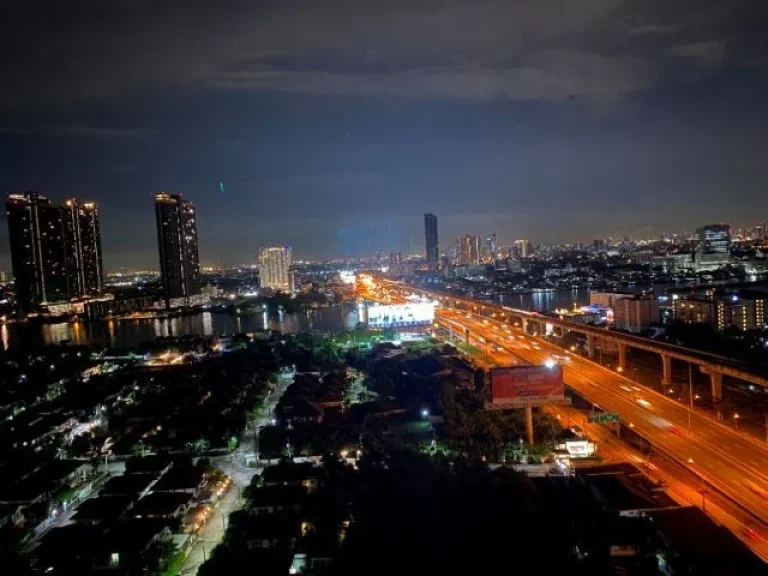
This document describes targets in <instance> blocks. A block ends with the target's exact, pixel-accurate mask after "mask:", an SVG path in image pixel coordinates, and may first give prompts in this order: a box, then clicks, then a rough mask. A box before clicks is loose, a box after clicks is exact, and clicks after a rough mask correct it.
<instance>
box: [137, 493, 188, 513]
mask: <svg viewBox="0 0 768 576" xmlns="http://www.w3.org/2000/svg"><path fill="white" fill-rule="evenodd" d="M191 501H192V495H191V494H189V493H187V492H150V493H149V494H147V495H146V496H144V497H143V498H142V499H141V500H139V501H138V502H136V504H135V505H134V506H133V508H131V510H130V511H129V512H128V514H129V515H130V516H132V517H134V518H143V517H152V516H172V515H173V514H175V513H176V511H177V510H178V509H179V507H181V506H187V505H188V504H189V503H190V502H191Z"/></svg>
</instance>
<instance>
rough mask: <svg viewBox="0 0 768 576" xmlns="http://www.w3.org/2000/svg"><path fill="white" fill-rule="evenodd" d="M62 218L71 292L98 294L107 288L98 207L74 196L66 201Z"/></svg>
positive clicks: (82, 294)
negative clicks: (105, 285)
mask: <svg viewBox="0 0 768 576" xmlns="http://www.w3.org/2000/svg"><path fill="white" fill-rule="evenodd" d="M62 218H63V225H64V251H65V254H66V259H67V282H68V285H69V292H70V294H71V295H72V296H75V295H77V296H95V295H98V294H100V293H101V292H102V291H103V289H104V268H103V265H102V260H101V227H100V223H99V207H98V205H97V204H96V203H95V202H85V203H83V204H79V203H78V201H77V199H75V198H71V199H69V200H67V201H65V202H64V206H63V207H62Z"/></svg>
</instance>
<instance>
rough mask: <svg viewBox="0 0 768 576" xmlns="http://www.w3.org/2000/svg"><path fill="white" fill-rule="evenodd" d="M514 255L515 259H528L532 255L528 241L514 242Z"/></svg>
mask: <svg viewBox="0 0 768 576" xmlns="http://www.w3.org/2000/svg"><path fill="white" fill-rule="evenodd" d="M514 253H515V256H516V257H517V258H528V257H529V256H532V255H533V250H532V247H531V243H530V242H529V241H528V240H515V246H514Z"/></svg>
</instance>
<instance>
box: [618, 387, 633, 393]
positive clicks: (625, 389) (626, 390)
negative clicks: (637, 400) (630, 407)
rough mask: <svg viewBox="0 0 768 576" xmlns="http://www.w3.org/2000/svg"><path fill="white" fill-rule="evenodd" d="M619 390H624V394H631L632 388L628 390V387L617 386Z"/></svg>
mask: <svg viewBox="0 0 768 576" xmlns="http://www.w3.org/2000/svg"><path fill="white" fill-rule="evenodd" d="M619 388H621V389H622V390H624V392H632V388H630V387H629V386H619Z"/></svg>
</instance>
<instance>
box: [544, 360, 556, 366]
mask: <svg viewBox="0 0 768 576" xmlns="http://www.w3.org/2000/svg"><path fill="white" fill-rule="evenodd" d="M555 364H557V362H555V361H554V359H552V358H547V359H546V360H545V361H544V366H546V367H547V368H554V367H555Z"/></svg>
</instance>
